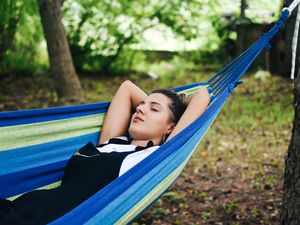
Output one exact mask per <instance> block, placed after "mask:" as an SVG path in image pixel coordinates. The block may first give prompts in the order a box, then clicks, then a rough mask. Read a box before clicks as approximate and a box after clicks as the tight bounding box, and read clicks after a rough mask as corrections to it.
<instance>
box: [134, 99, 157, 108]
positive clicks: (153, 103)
mask: <svg viewBox="0 0 300 225" xmlns="http://www.w3.org/2000/svg"><path fill="white" fill-rule="evenodd" d="M145 103H146V102H145V101H144V100H142V101H141V102H140V104H145ZM140 104H139V105H140ZM149 104H150V105H157V106H159V107H163V106H162V104H160V103H158V102H149Z"/></svg>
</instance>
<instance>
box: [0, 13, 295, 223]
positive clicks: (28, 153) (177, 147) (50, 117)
mask: <svg viewBox="0 0 300 225" xmlns="http://www.w3.org/2000/svg"><path fill="white" fill-rule="evenodd" d="M289 15H290V11H289V10H283V11H282V14H281V17H280V19H279V20H278V21H277V22H276V23H275V25H274V26H273V27H272V28H271V29H270V31H269V32H267V33H265V34H264V35H263V36H262V37H261V38H260V39H259V40H257V41H256V42H255V43H254V44H252V45H251V46H250V47H249V48H248V49H247V50H245V51H244V52H243V53H242V54H240V56H239V57H237V58H236V59H235V60H233V61H232V62H231V63H229V64H228V65H227V66H225V67H224V68H223V69H221V70H220V71H219V72H218V73H217V74H216V75H214V76H213V77H212V78H211V79H209V80H208V82H201V83H194V84H190V85H185V86H182V87H177V88H174V90H175V91H177V92H185V93H187V94H188V95H190V94H192V93H193V92H195V91H197V90H198V89H199V88H202V87H205V88H207V89H208V90H209V92H210V95H211V102H210V105H209V107H208V109H207V110H206V111H205V112H204V113H203V114H202V115H201V116H200V117H199V118H198V119H196V120H195V121H194V122H193V123H192V124H190V125H189V126H188V127H186V128H185V129H184V130H183V131H182V132H180V133H179V134H177V135H176V136H175V137H174V138H172V139H171V140H170V141H168V142H167V143H165V144H164V145H162V146H161V147H160V148H159V149H157V150H156V151H155V152H154V153H152V154H151V155H150V156H149V157H147V158H145V159H144V160H143V161H142V162H140V163H139V164H137V165H136V166H134V167H133V168H132V169H130V170H129V171H128V172H126V173H125V174H123V175H122V176H120V177H119V178H117V179H115V180H114V181H112V182H111V183H110V184H108V185H107V186H105V187H104V188H103V189H101V190H100V191H99V192H97V193H96V194H95V195H93V196H92V197H91V198H89V199H87V200H86V201H84V202H83V203H82V204H80V205H79V206H77V207H76V208H74V209H73V210H71V211H70V212H68V213H67V214H66V215H64V216H62V217H61V218H58V219H57V220H55V221H53V222H51V223H50V224H55V225H58V224H126V223H129V222H130V221H132V220H133V219H134V218H135V217H137V216H138V215H139V214H140V213H142V212H143V211H144V210H145V209H146V208H147V207H149V205H151V204H152V203H153V202H154V201H155V200H156V199H157V198H159V197H160V195H162V193H163V192H164V191H165V190H166V189H167V188H168V187H169V186H170V185H172V183H173V182H174V181H175V180H176V178H177V177H178V176H179V175H180V173H181V171H182V170H183V169H184V168H185V166H186V164H187V162H188V160H189V158H190V157H191V156H192V154H193V153H194V151H195V150H196V148H197V146H198V145H199V143H200V141H201V139H202V138H203V136H204V135H205V133H206V132H207V131H208V129H209V127H210V126H211V124H212V123H213V121H214V119H215V118H216V117H217V115H218V113H219V112H220V110H221V108H222V106H223V105H224V104H225V102H226V100H227V99H228V97H229V96H230V94H231V93H232V91H233V90H234V89H235V87H236V86H237V85H238V84H239V83H240V81H239V80H240V78H241V76H242V75H243V74H244V73H245V72H246V71H247V69H248V68H249V67H250V65H251V64H252V62H253V61H254V60H255V58H256V57H257V56H258V55H259V53H260V52H261V51H262V50H263V49H264V48H268V47H269V41H270V39H271V38H272V37H273V36H274V35H275V34H276V33H277V32H278V30H279V29H280V28H281V27H282V26H283V24H284V22H285V21H286V19H287V18H288V16H289ZM108 106H109V103H108V102H105V103H96V104H86V105H80V106H68V107H58V108H48V109H36V110H22V111H16V112H2V113H0V162H1V170H0V197H2V198H7V197H14V196H16V195H18V194H22V193H24V192H27V191H29V190H34V189H36V188H45V187H46V188H47V187H54V186H57V185H59V182H60V180H61V178H62V175H63V171H64V168H65V166H66V164H67V161H68V159H69V158H70V156H71V155H72V154H73V152H74V151H75V150H76V149H78V148H80V147H81V146H82V145H83V144H85V143H86V142H88V141H91V142H93V143H97V141H98V138H99V135H100V132H101V126H102V122H103V118H104V116H105V113H106V111H107V108H108ZM58 204H59V203H58Z"/></svg>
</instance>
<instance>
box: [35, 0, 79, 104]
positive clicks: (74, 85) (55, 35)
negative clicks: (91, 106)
mask: <svg viewBox="0 0 300 225" xmlns="http://www.w3.org/2000/svg"><path fill="white" fill-rule="evenodd" d="M38 3H39V10H40V15H41V21H42V25H43V29H44V33H45V38H46V41H47V47H48V54H49V59H50V67H51V74H52V75H53V78H54V83H55V87H56V91H57V93H58V95H59V96H60V97H64V98H67V99H70V100H74V101H78V102H79V101H81V100H82V99H83V91H82V89H81V85H80V81H79V78H78V76H77V74H76V71H75V68H74V64H73V61H72V56H71V52H70V48H69V45H68V42H67V38H66V34H65V30H64V27H63V24H62V21H61V19H62V16H61V5H62V0H38Z"/></svg>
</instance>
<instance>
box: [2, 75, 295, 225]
mask: <svg viewBox="0 0 300 225" xmlns="http://www.w3.org/2000/svg"><path fill="white" fill-rule="evenodd" d="M198 73H199V72H195V73H192V72H191V73H189V74H190V77H187V78H186V79H181V78H178V79H173V80H172V82H173V83H172V82H167V81H165V80H158V81H153V80H150V79H149V78H143V80H142V81H139V78H137V77H136V76H134V77H127V78H130V79H133V80H135V81H136V83H138V84H139V85H140V86H142V87H143V88H144V89H147V90H151V89H154V88H159V87H162V86H166V87H169V86H170V87H172V86H180V85H183V84H186V83H191V82H195V81H199V80H201V79H203V77H201V76H200V77H198ZM209 75H210V74H208V75H207V76H209ZM204 77H205V75H204ZM124 79H125V78H124V77H123V78H122V77H117V78H113V79H108V78H106V79H104V78H97V77H93V76H92V77H91V76H90V77H88V76H81V80H82V86H83V88H84V90H85V93H86V102H96V101H104V100H110V98H111V96H112V94H113V93H114V91H115V90H116V88H117V86H118V85H119V84H120V83H121V81H122V80H124ZM0 82H1V89H0V111H8V110H16V109H31V108H40V107H53V106H60V105H66V104H72V103H68V102H65V101H64V100H63V99H59V98H58V97H57V96H56V94H55V92H54V90H53V85H52V83H51V77H49V76H41V75H36V76H25V75H24V76H19V75H18V76H17V75H5V76H2V77H0ZM292 119H293V97H292V88H291V86H290V84H289V82H288V81H287V80H285V79H283V78H280V77H277V76H272V77H267V78H266V79H265V78H264V77H256V78H255V77H253V76H252V74H250V75H248V76H246V78H245V84H243V85H241V86H240V87H238V88H237V90H236V91H235V92H234V93H233V95H232V96H231V97H230V99H229V101H228V103H227V104H226V105H225V106H224V107H223V109H222V111H221V113H220V115H219V116H218V118H217V119H216V121H215V122H214V124H213V125H212V127H211V128H210V130H209V132H208V133H207V134H206V136H205V138H204V139H203V140H202V142H201V144H200V146H199V147H198V150H197V152H196V153H195V154H194V156H193V158H192V160H191V161H190V162H189V163H188V165H187V167H186V168H185V169H184V172H183V173H182V175H181V176H180V177H179V178H178V179H177V181H176V182H175V183H174V184H173V185H172V186H171V187H170V189H169V190H168V191H167V192H166V193H165V194H164V195H163V196H162V197H161V198H160V199H159V200H158V201H157V202H156V203H155V204H154V205H153V206H151V207H150V208H149V209H147V210H146V211H145V212H144V213H143V214H142V215H141V216H140V217H139V218H137V219H136V220H135V221H134V222H133V223H134V224H220V225H221V224H224V225H225V224H226V225H227V224H279V217H280V207H281V198H282V193H283V190H282V187H283V170H284V157H285V154H286V151H287V148H288V144H289V140H290V132H291V126H292Z"/></svg>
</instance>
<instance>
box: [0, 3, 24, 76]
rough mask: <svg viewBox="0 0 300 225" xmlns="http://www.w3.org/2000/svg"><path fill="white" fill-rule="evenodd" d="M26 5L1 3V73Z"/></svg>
mask: <svg viewBox="0 0 300 225" xmlns="http://www.w3.org/2000/svg"><path fill="white" fill-rule="evenodd" d="M23 6H24V4H23V3H22V2H21V1H18V0H1V1H0V12H1V14H0V71H1V65H2V60H3V57H4V55H5V53H6V52H7V50H8V49H9V48H10V47H11V46H12V44H13V40H14V36H15V33H16V30H17V25H18V22H19V20H20V18H21V15H22V11H23Z"/></svg>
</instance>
